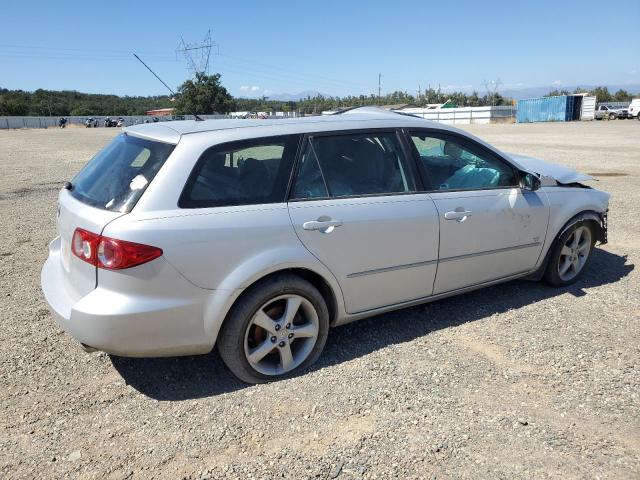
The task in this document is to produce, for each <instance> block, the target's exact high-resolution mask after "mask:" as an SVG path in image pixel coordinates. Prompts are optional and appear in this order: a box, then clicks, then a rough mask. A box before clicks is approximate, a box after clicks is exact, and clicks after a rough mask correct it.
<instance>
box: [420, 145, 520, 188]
mask: <svg viewBox="0 0 640 480" xmlns="http://www.w3.org/2000/svg"><path fill="white" fill-rule="evenodd" d="M411 140H412V142H413V144H414V145H415V147H416V150H417V151H418V154H419V155H420V166H421V168H422V169H423V173H424V177H425V183H426V187H427V189H428V190H477V189H486V188H500V187H512V186H516V185H517V179H516V175H515V172H514V169H513V168H512V167H511V166H510V165H508V164H506V163H505V162H503V161H502V160H500V159H498V158H496V157H495V156H493V155H491V154H489V153H488V152H485V151H483V150H481V149H479V148H474V147H473V146H471V145H468V144H467V143H466V142H464V143H463V142H458V141H456V140H455V139H453V138H451V137H449V136H443V137H438V136H432V135H430V134H420V133H412V134H411Z"/></svg>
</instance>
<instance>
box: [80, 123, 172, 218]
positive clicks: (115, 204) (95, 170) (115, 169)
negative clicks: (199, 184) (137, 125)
mask: <svg viewBox="0 0 640 480" xmlns="http://www.w3.org/2000/svg"><path fill="white" fill-rule="evenodd" d="M174 148H175V145H171V144H167V143H162V142H154V141H152V140H145V139H142V138H137V137H132V136H130V135H125V134H122V135H118V136H117V137H116V138H115V139H114V140H113V141H112V142H111V143H110V144H109V145H107V146H106V147H105V148H104V149H103V150H102V151H100V152H99V153H98V154H97V155H96V156H95V157H93V158H92V159H91V160H90V161H89V163H87V165H86V166H85V167H84V168H83V169H82V170H80V172H79V173H78V174H77V175H76V176H75V178H74V179H73V180H72V181H71V184H72V185H73V189H72V190H71V195H73V196H74V197H75V198H77V199H78V200H80V201H81V202H84V203H86V204H88V205H91V206H93V207H97V208H101V209H103V210H110V211H114V212H123V213H127V212H130V211H131V209H132V208H133V207H134V205H135V204H136V202H137V201H138V199H139V198H140V197H141V196H142V194H143V193H144V191H145V190H146V188H147V186H148V185H149V183H151V180H153V178H154V177H155V176H156V174H157V173H158V171H159V170H160V168H161V167H162V165H164V162H165V161H166V160H167V158H168V157H169V155H171V152H173V149H174Z"/></svg>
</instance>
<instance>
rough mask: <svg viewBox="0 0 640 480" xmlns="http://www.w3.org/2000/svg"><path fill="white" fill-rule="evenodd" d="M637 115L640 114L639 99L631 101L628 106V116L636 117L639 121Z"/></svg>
mask: <svg viewBox="0 0 640 480" xmlns="http://www.w3.org/2000/svg"><path fill="white" fill-rule="evenodd" d="M639 113H640V98H634V99H633V100H631V105H629V116H630V117H636V118H637V119H638V120H640V116H639V115H638V114H639Z"/></svg>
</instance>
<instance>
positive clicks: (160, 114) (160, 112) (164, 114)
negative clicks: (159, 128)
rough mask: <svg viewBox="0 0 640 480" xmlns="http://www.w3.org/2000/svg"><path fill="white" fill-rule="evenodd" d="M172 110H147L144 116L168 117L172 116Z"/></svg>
mask: <svg viewBox="0 0 640 480" xmlns="http://www.w3.org/2000/svg"><path fill="white" fill-rule="evenodd" d="M173 110H174V109H173V108H158V109H157V110H149V111H148V112H147V113H146V114H147V115H148V116H150V117H170V116H171V115H173Z"/></svg>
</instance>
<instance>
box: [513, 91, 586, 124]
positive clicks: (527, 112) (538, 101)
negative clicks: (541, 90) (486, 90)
mask: <svg viewBox="0 0 640 480" xmlns="http://www.w3.org/2000/svg"><path fill="white" fill-rule="evenodd" d="M580 100H581V99H580ZM580 107H581V102H580V104H578V102H576V97H575V96H573V95H559V96H556V97H542V98H528V99H526V100H518V112H517V116H516V118H517V121H518V123H527V122H569V121H571V120H573V119H578V118H580Z"/></svg>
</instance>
